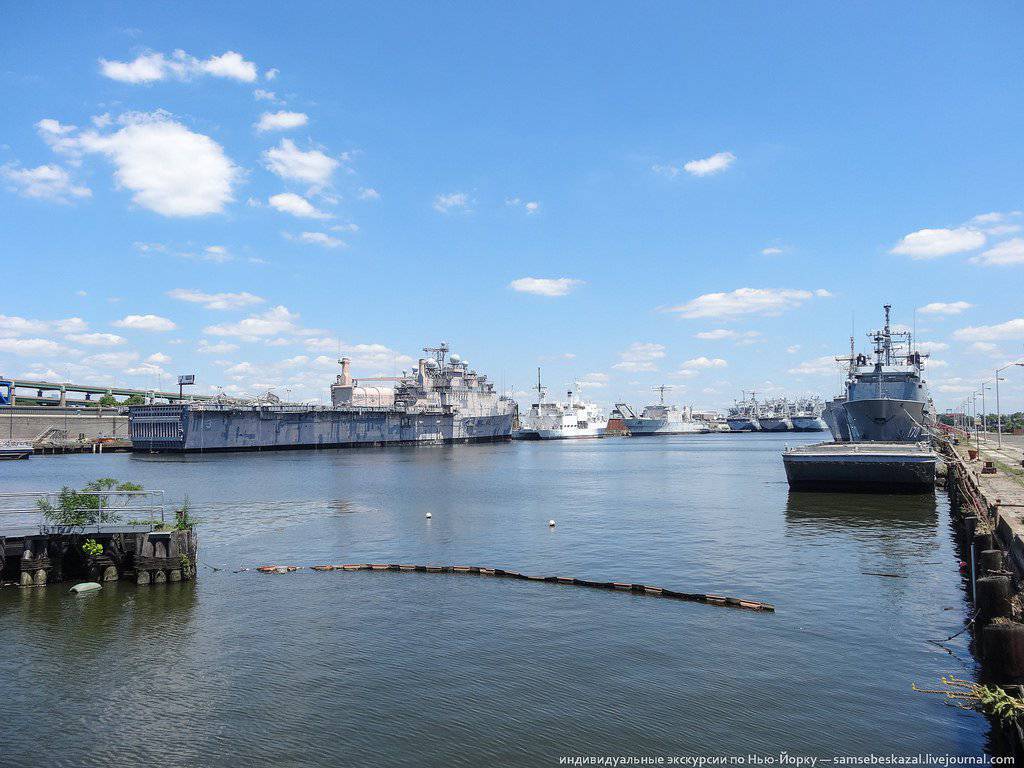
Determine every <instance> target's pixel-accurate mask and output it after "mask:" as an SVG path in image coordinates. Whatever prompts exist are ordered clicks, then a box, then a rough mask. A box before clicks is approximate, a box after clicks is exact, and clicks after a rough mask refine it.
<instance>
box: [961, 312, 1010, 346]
mask: <svg viewBox="0 0 1024 768" xmlns="http://www.w3.org/2000/svg"><path fill="white" fill-rule="evenodd" d="M953 338H955V339H958V340H959V341H981V342H991V341H999V340H1002V339H1024V317H1018V318H1015V319H1013V320H1007V321H1006V322H1005V323H998V324H996V325H973V326H968V327H966V328H961V329H960V330H958V331H954V332H953Z"/></svg>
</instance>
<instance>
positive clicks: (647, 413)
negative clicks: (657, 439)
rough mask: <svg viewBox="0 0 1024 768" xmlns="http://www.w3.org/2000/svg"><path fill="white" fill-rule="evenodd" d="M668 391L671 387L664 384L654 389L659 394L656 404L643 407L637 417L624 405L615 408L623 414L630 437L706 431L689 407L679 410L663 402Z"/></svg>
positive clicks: (619, 404)
mask: <svg viewBox="0 0 1024 768" xmlns="http://www.w3.org/2000/svg"><path fill="white" fill-rule="evenodd" d="M670 389H672V387H671V386H667V385H665V384H662V385H661V386H660V387H655V388H654V391H655V392H657V393H658V394H659V399H658V402H657V403H654V404H652V405H648V406H645V407H644V409H643V411H642V412H641V413H640V415H639V416H637V415H636V413H635V412H634V411H633V409H632V408H630V407H629V406H628V405H626V404H625V403H618V404H617V405H616V406H615V407H616V408H618V409H619V411H620V412H621V413H622V414H623V416H624V419H623V420H624V421H625V423H626V429H628V430H629V433H630V434H631V435H634V436H643V435H684V434H691V433H695V432H707V431H708V428H707V426H706V425H704V424H703V423H701V422H699V421H697V420H696V419H695V418H693V409H692V408H690V406H684V407H683V408H680V407H679V406H678V405H675V404H674V403H666V402H665V392H667V391H668V390H670Z"/></svg>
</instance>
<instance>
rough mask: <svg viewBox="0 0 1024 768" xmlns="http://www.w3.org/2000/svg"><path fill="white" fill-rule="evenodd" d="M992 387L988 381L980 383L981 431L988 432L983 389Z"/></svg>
mask: <svg viewBox="0 0 1024 768" xmlns="http://www.w3.org/2000/svg"><path fill="white" fill-rule="evenodd" d="M986 389H992V386H991V385H990V384H989V383H987V382H986V383H984V384H982V385H981V431H982V432H984V433H985V434H986V435H987V434H988V423H987V422H986V421H985V390H986Z"/></svg>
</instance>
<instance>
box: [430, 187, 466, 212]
mask: <svg viewBox="0 0 1024 768" xmlns="http://www.w3.org/2000/svg"><path fill="white" fill-rule="evenodd" d="M434 210H435V211H438V212H439V213H450V212H451V211H457V210H459V211H467V210H469V195H467V194H466V193H465V192H450V193H448V194H447V195H438V196H437V197H435V198H434Z"/></svg>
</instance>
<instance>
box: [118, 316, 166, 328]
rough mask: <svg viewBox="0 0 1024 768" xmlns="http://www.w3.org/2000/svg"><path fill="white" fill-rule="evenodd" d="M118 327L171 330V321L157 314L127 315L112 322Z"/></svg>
mask: <svg viewBox="0 0 1024 768" xmlns="http://www.w3.org/2000/svg"><path fill="white" fill-rule="evenodd" d="M114 325H115V326H117V327H118V328H130V329H132V330H135V331H160V332H163V331H173V330H174V329H175V328H177V327H178V326H176V325H175V324H174V322H173V321H171V320H168V319H167V318H166V317H160V316H159V315H127V316H126V317H123V318H121V319H120V320H117V321H115V322H114Z"/></svg>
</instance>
